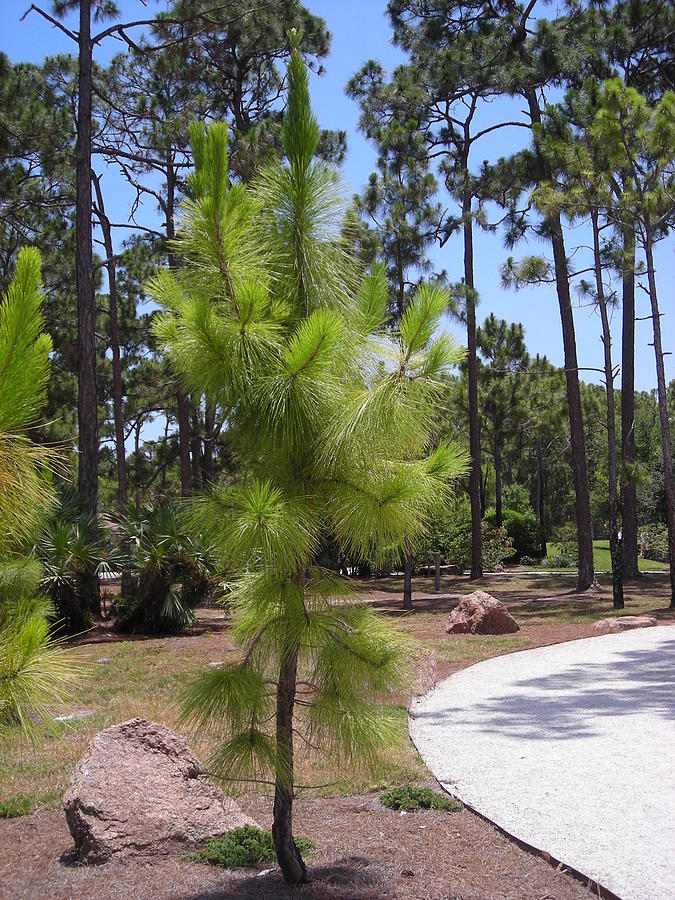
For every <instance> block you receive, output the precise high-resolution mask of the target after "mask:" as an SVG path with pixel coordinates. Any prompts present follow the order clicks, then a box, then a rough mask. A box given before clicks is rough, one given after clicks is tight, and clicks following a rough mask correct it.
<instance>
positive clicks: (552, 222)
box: [526, 88, 597, 592]
mask: <svg viewBox="0 0 675 900" xmlns="http://www.w3.org/2000/svg"><path fill="white" fill-rule="evenodd" d="M526 99H527V103H528V107H529V112H530V118H531V120H532V124H533V125H534V124H541V113H540V110H539V101H538V99H537V94H536V90H535V89H534V88H529V89H528V90H527V91H526ZM548 175H549V176H550V172H549V173H548ZM547 222H548V225H549V228H550V231H551V243H552V245H553V262H554V267H555V284H556V292H557V294H558V304H559V306H560V320H561V324H562V335H563V349H564V353H565V381H566V383H567V408H568V411H569V420H570V443H571V447H572V475H573V480H574V495H575V512H576V520H577V547H578V555H579V576H578V578H577V586H576V590H577V591H578V592H582V591H585V590H588V589H589V588H591V587H594V586H596V585H597V581H596V580H595V570H594V568H593V523H592V521H591V494H590V489H589V486H588V469H587V465H586V441H585V436H584V420H583V414H582V411H581V391H580V388H579V363H578V362H577V341H576V334H575V331H574V315H573V312H572V298H571V296H570V282H569V272H568V266H567V256H566V254H565V239H564V236H563V228H562V223H561V221H560V216H559V215H558V214H557V213H556V214H552V215H550V216H549V217H548V219H547Z"/></svg>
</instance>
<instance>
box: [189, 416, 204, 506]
mask: <svg viewBox="0 0 675 900" xmlns="http://www.w3.org/2000/svg"><path fill="white" fill-rule="evenodd" d="M201 426H202V423H201V416H200V414H199V407H198V406H194V407H193V408H192V432H191V435H190V453H191V456H192V491H193V493H195V494H198V493H199V492H200V491H201V489H202V467H201V458H202V427H201Z"/></svg>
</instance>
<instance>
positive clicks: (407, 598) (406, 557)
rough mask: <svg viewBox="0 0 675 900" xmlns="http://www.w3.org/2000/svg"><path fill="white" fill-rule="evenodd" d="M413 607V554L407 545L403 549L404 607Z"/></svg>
mask: <svg viewBox="0 0 675 900" xmlns="http://www.w3.org/2000/svg"><path fill="white" fill-rule="evenodd" d="M412 608H413V602H412V554H411V552H410V550H409V549H408V547H406V548H405V550H404V551H403V609H412Z"/></svg>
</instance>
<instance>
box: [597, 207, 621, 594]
mask: <svg viewBox="0 0 675 900" xmlns="http://www.w3.org/2000/svg"><path fill="white" fill-rule="evenodd" d="M591 221H592V226H593V265H594V270H595V290H596V294H597V297H598V307H599V309H600V321H601V322H602V344H603V347H604V365H605V390H606V394H607V467H608V468H607V472H608V481H609V523H608V524H609V555H610V557H611V560H612V600H613V604H614V609H623V605H624V604H623V574H622V567H623V559H622V547H621V544H622V541H620V540H619V525H618V522H617V508H618V503H617V455H616V414H615V409H614V372H613V370H612V335H611V332H610V329H609V316H608V315H607V303H606V301H605V289H604V285H603V283H602V260H601V257H600V232H599V230H598V214H597V212H596V211H595V210H594V211H593V212H592V213H591Z"/></svg>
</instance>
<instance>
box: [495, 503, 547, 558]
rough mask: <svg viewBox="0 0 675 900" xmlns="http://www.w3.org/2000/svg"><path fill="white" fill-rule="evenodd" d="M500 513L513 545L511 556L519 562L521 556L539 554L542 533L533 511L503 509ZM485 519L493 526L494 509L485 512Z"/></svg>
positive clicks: (542, 537)
mask: <svg viewBox="0 0 675 900" xmlns="http://www.w3.org/2000/svg"><path fill="white" fill-rule="evenodd" d="M502 515H503V524H504V528H505V529H506V533H507V535H508V536H509V539H510V540H511V543H512V545H513V558H514V559H515V560H516V561H517V562H520V559H521V557H522V556H541V548H542V545H543V540H544V535H543V531H542V528H541V526H540V524H539V522H538V521H537V519H536V517H535V515H534V513H533V512H532V511H531V510H530V511H528V512H524V513H523V512H517V511H516V510H514V509H505V510H504V511H503V514H502ZM485 521H486V522H487V523H488V524H489V525H491V526H493V527H494V526H495V524H496V515H495V512H494V510H493V511H490V512H488V513H487V514H486V516H485Z"/></svg>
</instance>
